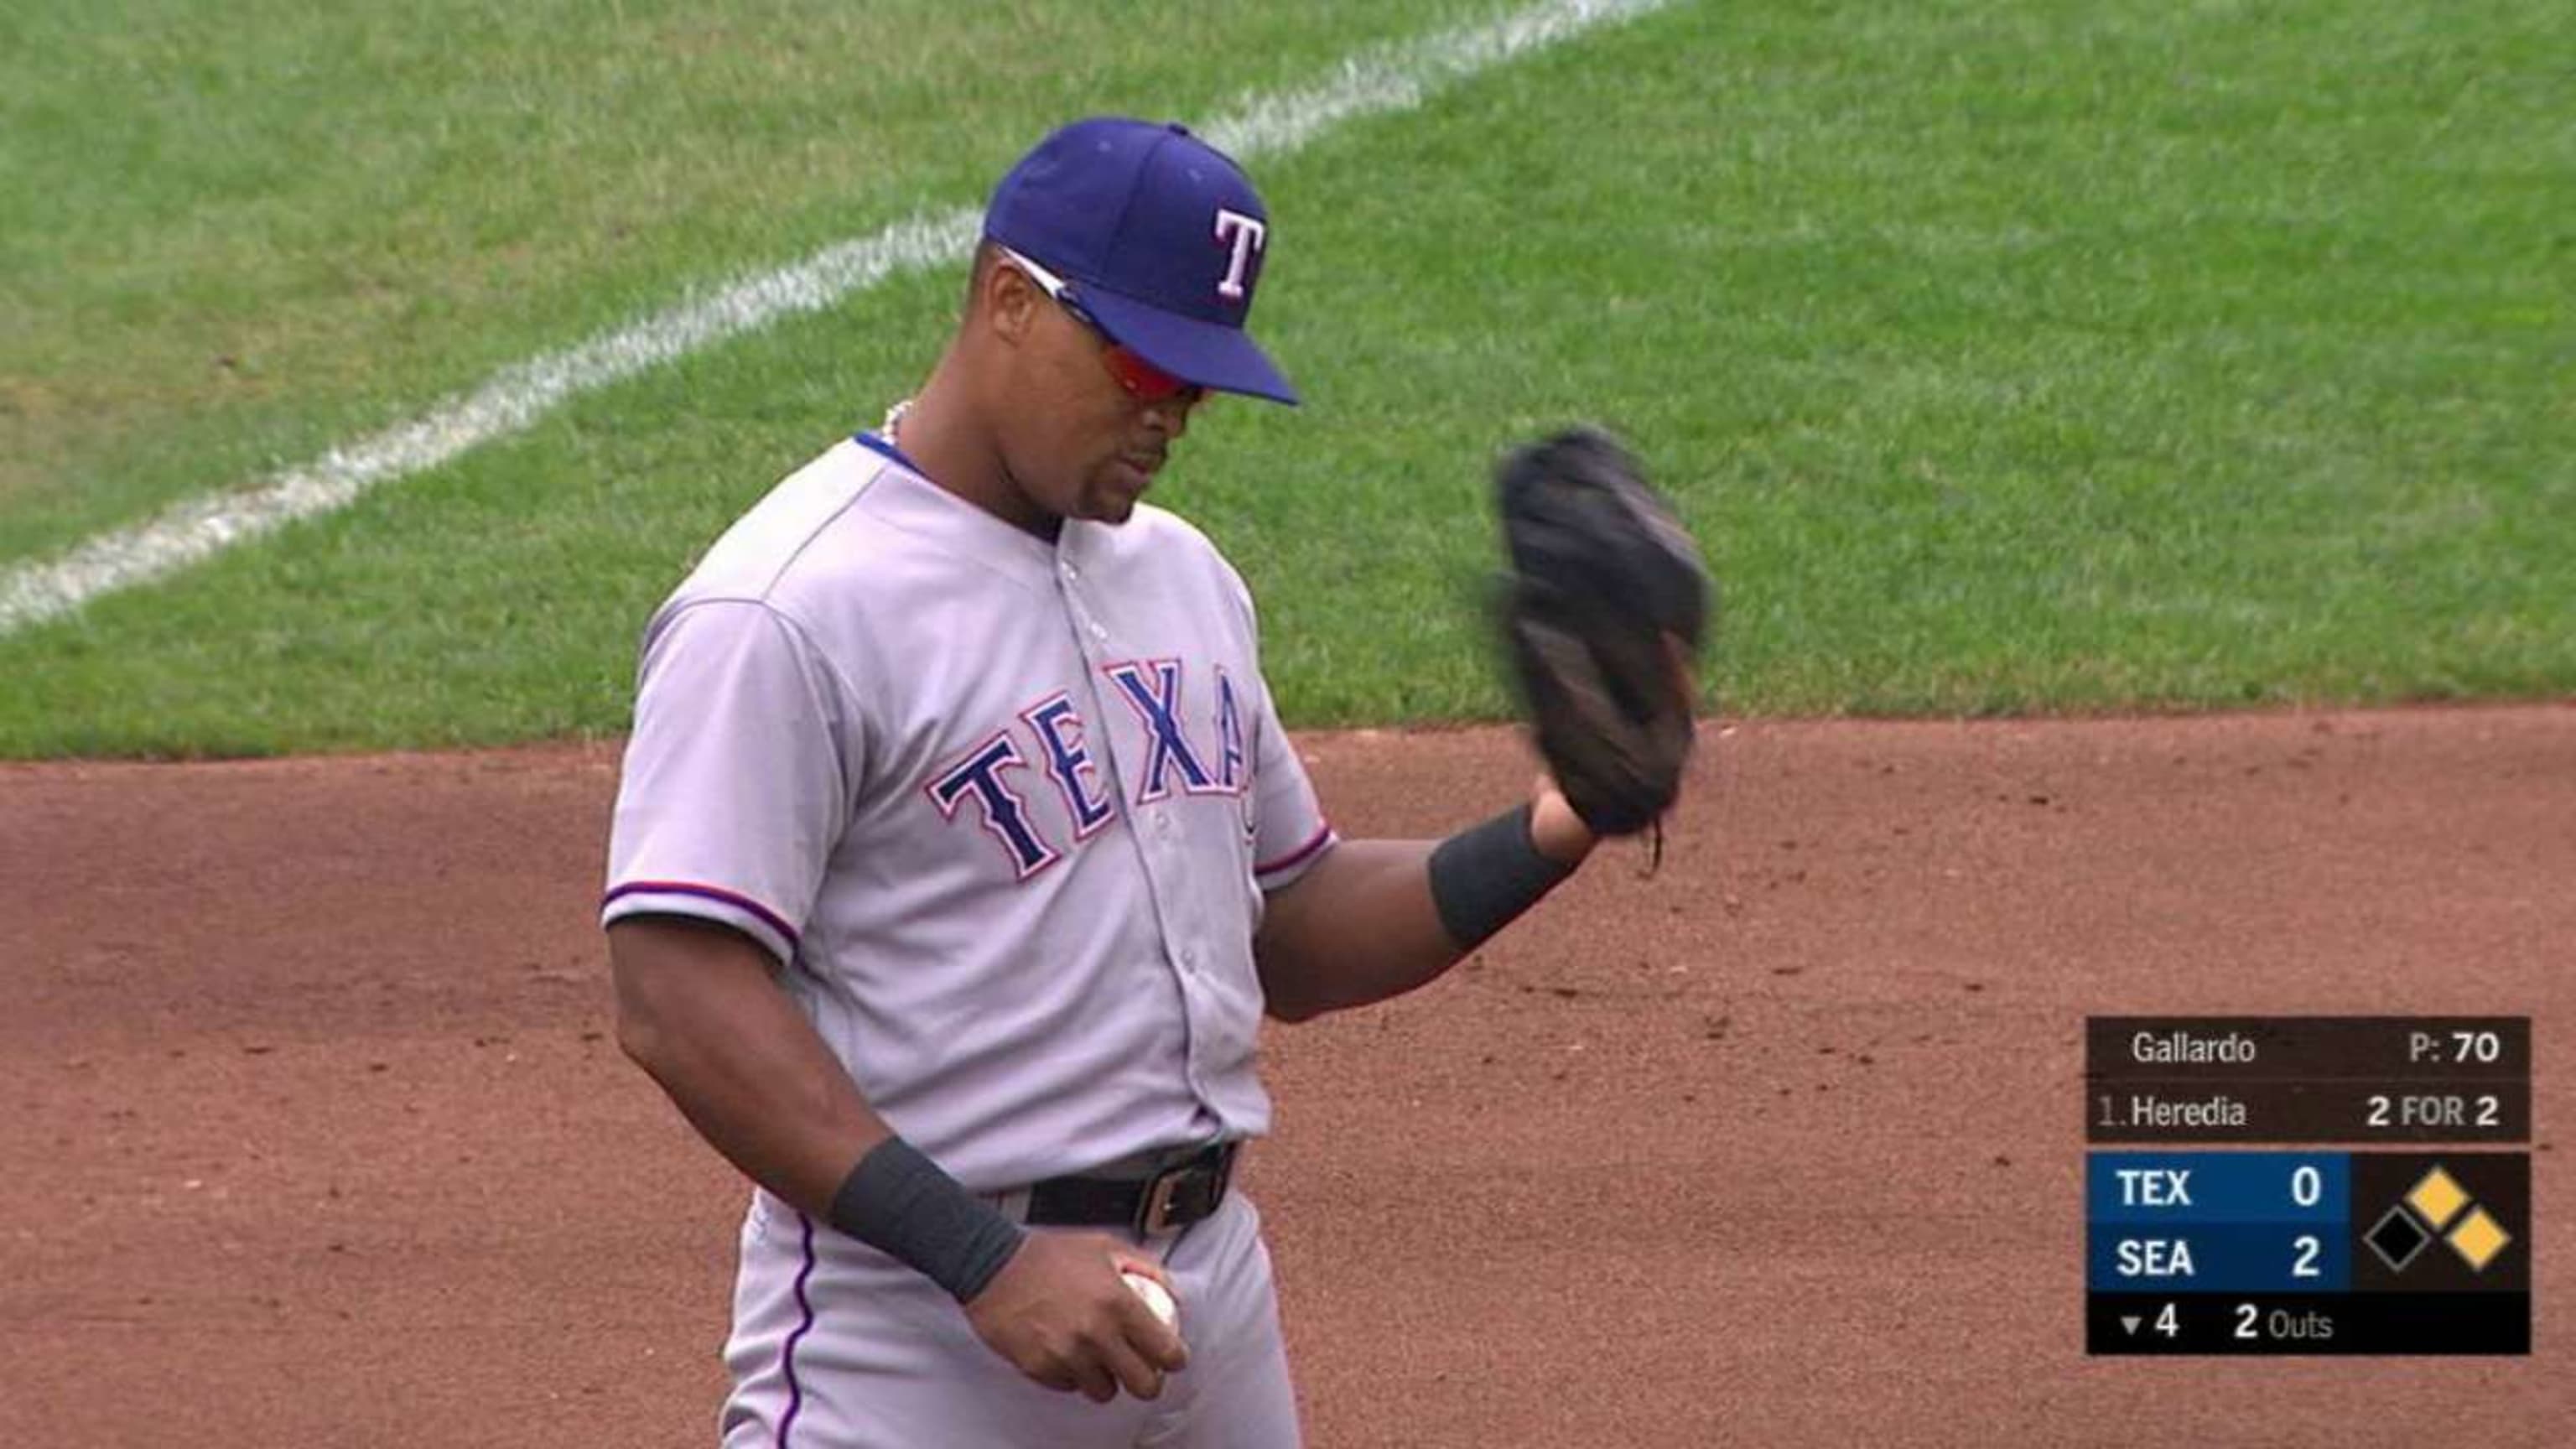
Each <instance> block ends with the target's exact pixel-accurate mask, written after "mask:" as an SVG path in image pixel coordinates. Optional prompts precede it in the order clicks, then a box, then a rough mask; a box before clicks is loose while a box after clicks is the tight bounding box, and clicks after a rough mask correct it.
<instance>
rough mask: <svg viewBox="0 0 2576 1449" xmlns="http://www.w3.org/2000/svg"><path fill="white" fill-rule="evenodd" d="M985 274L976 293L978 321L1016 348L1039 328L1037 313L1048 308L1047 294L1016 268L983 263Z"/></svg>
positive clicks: (998, 263)
mask: <svg viewBox="0 0 2576 1449" xmlns="http://www.w3.org/2000/svg"><path fill="white" fill-rule="evenodd" d="M982 273H983V274H982V276H981V278H980V279H979V281H978V284H977V286H976V289H975V295H976V308H975V318H976V321H977V322H978V323H980V324H981V325H982V326H983V327H985V328H986V329H988V330H990V331H991V332H992V333H993V334H994V335H995V336H997V337H999V338H1000V339H1001V340H1003V341H1005V342H1008V343H1010V344H1011V345H1013V346H1017V345H1019V343H1020V342H1021V341H1023V340H1024V339H1026V338H1027V336H1028V335H1029V330H1030V329H1031V328H1032V327H1034V326H1035V325H1036V324H1037V315H1038V309H1040V308H1041V307H1044V306H1046V305H1047V296H1046V293H1044V292H1041V291H1039V290H1038V284H1037V283H1035V282H1033V281H1031V280H1029V275H1028V273H1026V272H1023V271H1021V270H1020V269H1019V268H1017V267H1014V266H1009V265H1006V264H1003V263H1001V262H998V261H989V262H985V263H983V265H982Z"/></svg>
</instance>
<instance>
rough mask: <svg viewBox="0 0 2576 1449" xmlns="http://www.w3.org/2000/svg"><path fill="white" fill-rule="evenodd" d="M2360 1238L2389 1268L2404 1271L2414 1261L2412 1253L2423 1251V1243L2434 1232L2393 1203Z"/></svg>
mask: <svg viewBox="0 0 2576 1449" xmlns="http://www.w3.org/2000/svg"><path fill="white" fill-rule="evenodd" d="M2362 1241H2363V1242H2365V1243H2368V1244H2370V1250H2371V1251H2372V1252H2374V1253H2377V1254H2378V1255H2379V1261H2381V1262H2383V1263H2386V1264H2387V1265H2388V1269H2389V1271H2390V1272H2392V1273H2403V1272H2405V1271H2406V1265H2407V1264H2409V1263H2412V1262H2414V1261H2415V1255H2416V1254H2418V1253H2420V1252H2422V1251H2424V1245H2425V1244H2426V1243H2429V1242H2431V1241H2433V1235H2432V1234H2431V1233H2428V1232H2426V1231H2424V1229H2423V1228H2422V1227H2421V1226H2419V1225H2418V1224H2417V1223H2416V1221H2415V1219H2414V1216H2413V1215H2412V1214H2410V1213H2408V1212H2407V1211H2406V1209H2404V1208H2402V1207H2393V1208H2390V1209H2389V1210H2388V1213H2387V1215H2386V1216H2385V1217H2382V1218H2381V1219H2380V1220H2379V1221H2378V1223H2377V1224H2376V1225H2374V1226H2373V1227H2372V1228H2371V1230H2370V1231H2369V1232H2368V1233H2367V1234H2365V1235H2363V1237H2362Z"/></svg>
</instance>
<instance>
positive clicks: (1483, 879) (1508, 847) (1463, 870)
mask: <svg viewBox="0 0 2576 1449" xmlns="http://www.w3.org/2000/svg"><path fill="white" fill-rule="evenodd" d="M1572 874H1574V867H1572V866H1570V865H1559V864H1557V863H1556V862H1555V861H1552V860H1550V859H1548V858H1547V857H1546V856H1544V855H1541V854H1539V851H1538V846H1537V845H1536V844H1535V843H1534V842H1532V841H1531V839H1530V807H1529V806H1528V805H1520V806H1516V807H1514V808H1513V809H1510V810H1506V811H1504V812H1503V813H1502V814H1500V815H1497V816H1495V817H1494V818H1493V819H1491V820H1488V821H1486V822H1485V823H1484V824H1482V825H1475V826H1470V827H1468V828H1467V829H1465V830H1461V831H1459V832H1458V833H1457V834H1455V835H1452V836H1450V837H1449V838H1448V839H1447V840H1444V841H1442V842H1440V844H1439V845H1437V846H1435V847H1433V849H1432V851H1431V903H1432V905H1434V906H1436V907H1438V908H1439V911H1440V924H1441V925H1442V926H1443V927H1444V928H1446V929H1447V930H1448V932H1449V939H1450V940H1452V941H1455V942H1457V943H1458V949H1459V950H1461V951H1472V950H1474V949H1476V947H1477V946H1479V945H1481V944H1483V942H1484V940H1485V938H1486V937H1488V936H1490V935H1492V934H1494V933H1495V932H1496V931H1499V930H1501V929H1502V928H1503V927H1505V926H1508V925H1510V924H1511V923H1512V921H1513V920H1514V919H1515V918H1517V917H1518V916H1519V915H1520V913H1521V912H1523V911H1526V910H1528V909H1529V908H1530V907H1532V906H1534V905H1537V904H1538V901H1539V897H1541V896H1543V895H1546V894H1547V893H1548V892H1549V891H1551V890H1554V889H1555V888H1556V885H1557V882H1559V881H1562V880H1564V879H1565V878H1566V877H1567V876H1570V875H1572Z"/></svg>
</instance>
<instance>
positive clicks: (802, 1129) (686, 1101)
mask: <svg viewBox="0 0 2576 1449" xmlns="http://www.w3.org/2000/svg"><path fill="white" fill-rule="evenodd" d="M608 959H609V969H610V972H611V975H612V977H613V979H614V980H615V983H616V989H617V1044H618V1045H619V1046H620V1047H623V1048H624V1049H625V1051H626V1055H627V1056H628V1057H629V1058H631V1059H633V1061H634V1062H635V1064H636V1065H637V1066H639V1067H642V1068H643V1069H644V1070H645V1072H646V1073H647V1074H648V1075H650V1076H651V1077H652V1078H653V1080H654V1081H655V1082H657V1083H659V1084H660V1085H661V1087H662V1090H663V1091H664V1092H666V1093H668V1094H669V1095H670V1098H671V1101H672V1104H673V1105H675V1106H677V1107H678V1108H679V1109H680V1113H681V1115H682V1116H685V1117H687V1118H688V1119H689V1125H690V1126H692V1127H695V1128H697V1129H698V1134H699V1135H700V1136H702V1137H704V1138H706V1139H707V1142H708V1144H709V1145H710V1146H712V1147H714V1148H715V1149H716V1151H718V1152H720V1153H722V1154H724V1157H725V1160H726V1161H728V1162H731V1163H732V1164H733V1165H734V1166H736V1167H738V1168H740V1169H742V1172H743V1175H744V1176H746V1177H749V1178H750V1179H751V1180H752V1181H754V1182H757V1183H759V1184H760V1185H761V1186H763V1187H766V1188H768V1189H769V1190H770V1191H771V1192H773V1193H776V1194H777V1195H778V1196H779V1197H780V1198H782V1199H784V1200H786V1201H787V1202H788V1203H790V1204H791V1205H793V1206H795V1207H796V1208H798V1209H799V1210H801V1211H803V1212H805V1213H806V1214H808V1215H809V1216H812V1217H814V1218H817V1219H828V1218H829V1217H830V1216H831V1211H832V1198H833V1195H834V1194H835V1193H837V1192H838V1191H840V1187H841V1184H842V1182H843V1181H844V1180H845V1179H847V1178H848V1176H849V1174H850V1168H851V1166H852V1165H853V1164H855V1163H856V1162H858V1160H859V1159H860V1158H862V1157H865V1156H866V1155H867V1154H868V1152H869V1151H870V1150H871V1149H873V1148H875V1147H876V1146H877V1145H878V1144H879V1143H881V1142H884V1141H885V1140H886V1139H887V1138H888V1137H891V1136H892V1135H893V1133H892V1132H891V1131H890V1130H889V1129H888V1128H887V1127H886V1124H885V1122H884V1120H883V1119H882V1118H880V1117H878V1116H877V1114H876V1112H875V1111H874V1110H873V1109H871V1108H870V1107H869V1106H868V1104H867V1100H866V1099H865V1098H864V1097H863V1096H861V1095H860V1092H859V1088H858V1084H857V1083H856V1082H854V1081H852V1080H851V1079H850V1074H849V1072H848V1070H847V1069H845V1068H844V1067H842V1065H841V1063H840V1060H839V1059H838V1058H836V1057H834V1056H833V1055H832V1051H831V1048H829V1047H827V1046H825V1045H824V1044H823V1039H822V1038H821V1037H820V1036H817V1035H816V1034H815V1032H814V1028H813V1027H812V1026H811V1025H810V1024H808V1023H807V1021H806V1019H805V1014H804V1013H803V1012H802V1011H799V1010H798V1009H797V1007H796V1003H795V1002H793V1001H791V1000H790V999H789V998H788V996H787V993H786V992H784V991H781V990H780V989H779V988H778V983H777V982H776V981H775V980H774V979H773V978H772V977H771V975H770V970H771V967H770V958H769V953H768V952H766V951H765V950H763V949H762V948H760V947H759V946H757V945H754V944H753V943H752V941H751V939H750V938H749V937H747V936H744V935H742V934H741V933H740V932H738V931H734V930H732V929H730V928H728V927H725V926H721V925H717V924H716V923H714V922H712V921H695V920H691V919H689V918H687V917H685V916H629V917H626V918H625V919H623V920H620V921H617V922H615V923H614V924H612V925H610V926H609V928H608Z"/></svg>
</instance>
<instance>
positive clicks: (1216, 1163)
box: [1134, 1143, 1234, 1237]
mask: <svg viewBox="0 0 2576 1449" xmlns="http://www.w3.org/2000/svg"><path fill="white" fill-rule="evenodd" d="M1233 1177H1234V1152H1233V1144H1232V1143H1226V1144H1224V1145H1223V1146H1219V1147H1212V1148H1209V1149H1206V1150H1204V1151H1201V1152H1199V1153H1197V1154H1195V1155H1193V1156H1191V1157H1189V1158H1187V1159H1185V1160H1183V1161H1181V1162H1178V1163H1175V1164H1173V1165H1172V1166H1170V1167H1167V1168H1165V1169H1163V1170H1162V1171H1161V1172H1159V1173H1157V1174H1155V1175H1154V1178H1153V1180H1152V1181H1151V1182H1150V1183H1148V1184H1147V1185H1146V1188H1145V1195H1144V1196H1143V1197H1142V1198H1141V1199H1139V1200H1138V1202H1137V1204H1136V1221H1135V1224H1134V1226H1135V1229H1136V1235H1137V1236H1138V1237H1154V1236H1157V1235H1159V1234H1163V1233H1168V1232H1171V1231H1173V1230H1174V1229H1175V1228H1179V1227H1186V1226H1188V1224H1186V1223H1181V1222H1177V1221H1176V1220H1175V1218H1176V1215H1177V1214H1178V1213H1180V1212H1182V1211H1186V1210H1189V1209H1191V1208H1193V1207H1196V1208H1197V1215H1196V1216H1194V1217H1192V1218H1191V1219H1190V1220H1189V1221H1190V1222H1197V1221H1198V1220H1199V1219H1200V1218H1204V1217H1208V1216H1210V1215H1212V1214H1214V1213H1215V1211H1216V1208H1217V1204H1218V1203H1220V1202H1223V1201H1224V1200H1225V1192H1226V1188H1227V1187H1228V1186H1229V1185H1230V1183H1231V1180H1232V1178H1233ZM1202 1180H1204V1182H1205V1183H1206V1190H1205V1193H1204V1195H1202V1194H1197V1193H1193V1194H1191V1198H1192V1199H1194V1200H1196V1201H1188V1202H1185V1201H1183V1200H1182V1190H1183V1189H1185V1188H1188V1187H1190V1186H1191V1185H1192V1184H1193V1183H1197V1182H1199V1181H1202Z"/></svg>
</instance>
